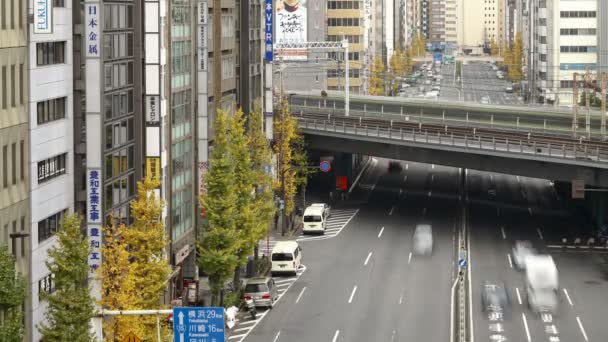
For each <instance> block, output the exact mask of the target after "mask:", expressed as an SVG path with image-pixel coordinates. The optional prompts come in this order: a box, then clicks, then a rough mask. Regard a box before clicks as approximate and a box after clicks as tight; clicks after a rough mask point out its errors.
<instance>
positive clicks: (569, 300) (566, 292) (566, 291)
mask: <svg viewBox="0 0 608 342" xmlns="http://www.w3.org/2000/svg"><path fill="white" fill-rule="evenodd" d="M564 294H565V295H566V299H568V303H570V306H574V304H573V303H572V299H570V295H568V290H566V289H565V288H564Z"/></svg>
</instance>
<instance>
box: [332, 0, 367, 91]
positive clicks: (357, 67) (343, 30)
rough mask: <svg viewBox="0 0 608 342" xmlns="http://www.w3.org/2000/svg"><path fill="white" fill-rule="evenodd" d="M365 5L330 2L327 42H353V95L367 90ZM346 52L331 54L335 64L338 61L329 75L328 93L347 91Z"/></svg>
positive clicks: (343, 0)
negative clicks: (365, 83)
mask: <svg viewBox="0 0 608 342" xmlns="http://www.w3.org/2000/svg"><path fill="white" fill-rule="evenodd" d="M363 13H364V9H363V1H360V0H329V1H328V2H327V40H328V41H341V40H342V39H344V38H346V39H347V40H348V42H349V53H348V61H349V85H350V91H351V92H353V93H361V91H362V89H363V75H362V69H363V67H364V65H363V59H364V39H363V38H364V33H365V28H364V25H363V22H364V17H363ZM342 55H343V53H342V52H332V53H330V54H329V56H330V59H331V60H337V61H338V62H335V63H333V65H331V66H330V69H328V71H327V89H328V90H343V89H344V86H345V79H344V67H345V65H344V62H343V61H342V60H343V57H342Z"/></svg>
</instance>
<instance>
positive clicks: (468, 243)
mask: <svg viewBox="0 0 608 342" xmlns="http://www.w3.org/2000/svg"><path fill="white" fill-rule="evenodd" d="M467 254H468V256H469V264H468V265H467V271H468V277H469V284H473V281H472V280H471V279H472V276H471V268H473V265H472V264H473V254H472V253H471V234H467ZM469 327H470V328H471V336H470V342H474V341H475V334H474V331H475V328H474V327H473V287H472V286H469Z"/></svg>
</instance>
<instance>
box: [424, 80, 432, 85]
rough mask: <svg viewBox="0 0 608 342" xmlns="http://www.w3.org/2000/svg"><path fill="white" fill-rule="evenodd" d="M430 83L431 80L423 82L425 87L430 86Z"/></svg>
mask: <svg viewBox="0 0 608 342" xmlns="http://www.w3.org/2000/svg"><path fill="white" fill-rule="evenodd" d="M431 83H432V82H431V80H426V81H424V84H426V85H431Z"/></svg>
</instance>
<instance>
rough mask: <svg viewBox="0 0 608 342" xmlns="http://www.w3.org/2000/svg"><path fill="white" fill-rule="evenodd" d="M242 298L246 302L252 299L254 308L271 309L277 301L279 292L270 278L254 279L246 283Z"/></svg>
mask: <svg viewBox="0 0 608 342" xmlns="http://www.w3.org/2000/svg"><path fill="white" fill-rule="evenodd" d="M243 297H244V298H245V299H246V300H251V299H253V300H254V302H255V306H256V307H266V308H269V309H272V307H273V306H274V303H275V302H276V301H277V300H279V291H278V290H277V287H276V285H275V283H274V279H272V278H270V277H255V278H251V279H249V280H248V281H247V284H246V285H245V291H244V294H243Z"/></svg>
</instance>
